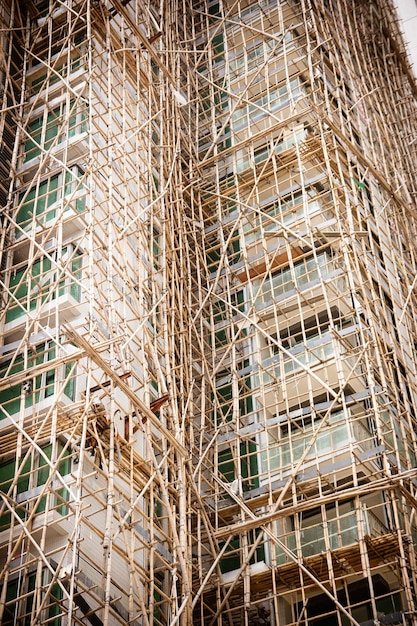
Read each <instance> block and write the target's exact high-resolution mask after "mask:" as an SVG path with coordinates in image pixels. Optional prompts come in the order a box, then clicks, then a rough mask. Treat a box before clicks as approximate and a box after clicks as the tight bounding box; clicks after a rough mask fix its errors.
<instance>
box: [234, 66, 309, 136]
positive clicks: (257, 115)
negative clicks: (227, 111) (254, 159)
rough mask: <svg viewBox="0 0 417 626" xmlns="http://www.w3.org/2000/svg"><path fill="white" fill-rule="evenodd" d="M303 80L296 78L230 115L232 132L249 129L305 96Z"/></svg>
mask: <svg viewBox="0 0 417 626" xmlns="http://www.w3.org/2000/svg"><path fill="white" fill-rule="evenodd" d="M303 85H304V80H303V79H302V78H301V77H300V76H297V77H296V78H293V79H291V80H290V81H288V82H285V83H284V84H282V85H281V86H280V87H275V88H274V89H271V90H269V91H268V92H267V93H265V94H263V95H262V96H260V97H259V98H257V99H256V100H253V101H252V102H251V103H250V104H245V105H244V106H243V107H240V108H239V109H237V110H236V111H235V112H234V113H233V115H232V122H233V130H234V131H235V132H237V131H240V130H242V129H243V128H247V127H249V128H250V127H251V126H253V125H254V124H256V122H259V121H260V120H261V119H263V118H265V117H267V116H269V115H271V113H274V112H275V111H278V110H279V109H282V108H283V107H285V106H287V104H289V102H290V101H291V100H298V99H299V98H301V97H302V96H304V95H305V90H304V87H303Z"/></svg>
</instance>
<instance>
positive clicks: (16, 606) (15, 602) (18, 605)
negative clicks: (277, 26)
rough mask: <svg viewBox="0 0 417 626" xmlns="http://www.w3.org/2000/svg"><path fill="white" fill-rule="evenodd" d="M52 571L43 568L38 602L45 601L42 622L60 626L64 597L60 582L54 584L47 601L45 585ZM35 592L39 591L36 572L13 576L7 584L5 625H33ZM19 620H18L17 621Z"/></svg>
mask: <svg viewBox="0 0 417 626" xmlns="http://www.w3.org/2000/svg"><path fill="white" fill-rule="evenodd" d="M49 576H50V573H49V572H47V571H46V570H43V571H42V573H41V578H42V581H41V583H42V584H41V594H42V597H41V598H39V600H38V602H41V601H42V602H43V603H44V611H43V612H42V623H46V622H47V623H48V625H49V626H60V624H61V618H60V617H59V616H60V614H61V609H60V606H59V602H60V600H62V599H63V593H62V589H61V587H60V586H59V585H58V584H55V585H52V588H51V590H50V594H49V596H48V599H47V600H46V601H45V597H44V595H45V594H44V591H43V589H44V586H46V584H47V580H48V579H49ZM35 593H39V590H37V589H36V573H35V572H33V573H30V574H29V575H26V576H19V577H17V578H14V579H13V578H12V579H11V580H10V581H9V583H8V585H7V592H6V605H5V608H4V613H3V620H2V625H3V626H14V625H15V624H19V625H20V626H31V624H33V621H32V615H31V613H32V608H33V603H34V598H35ZM16 620H17V621H16Z"/></svg>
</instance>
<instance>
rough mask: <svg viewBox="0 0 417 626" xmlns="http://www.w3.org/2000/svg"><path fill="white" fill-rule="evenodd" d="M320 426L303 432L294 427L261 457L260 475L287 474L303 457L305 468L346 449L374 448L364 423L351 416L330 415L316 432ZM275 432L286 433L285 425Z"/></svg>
mask: <svg viewBox="0 0 417 626" xmlns="http://www.w3.org/2000/svg"><path fill="white" fill-rule="evenodd" d="M320 424H321V420H320V419H318V420H316V421H315V422H314V423H313V425H310V427H309V428H304V429H303V430H302V427H301V425H299V426H297V424H296V425H295V427H294V431H292V432H291V434H288V435H287V436H283V437H282V439H281V441H279V442H278V443H275V442H274V443H273V444H272V445H270V446H269V447H268V449H267V450H265V451H263V452H262V454H261V458H262V467H263V471H264V472H268V471H269V472H271V471H272V472H273V471H276V470H279V471H280V472H283V473H288V472H289V471H291V470H292V468H293V467H294V465H295V464H297V463H298V462H299V461H300V459H301V458H302V457H303V455H304V454H305V458H304V462H305V464H308V463H309V461H311V460H313V459H314V460H316V459H320V458H323V457H328V456H329V455H335V454H340V453H341V451H346V450H347V449H348V447H349V445H352V446H354V447H359V448H360V449H361V450H362V451H366V450H370V449H371V448H373V447H374V446H375V442H374V438H373V435H372V434H371V432H370V431H369V430H368V429H367V428H366V427H365V426H364V425H363V423H362V422H360V421H358V419H352V418H351V416H350V415H348V416H345V414H344V412H343V411H340V412H337V413H333V414H332V415H330V416H329V417H328V418H327V420H326V424H327V425H326V426H321V428H320V430H318V426H319V425H320ZM278 428H284V429H285V431H287V432H288V422H284V423H283V426H281V427H278ZM317 430H318V432H317ZM297 431H298V432H297ZM278 436H279V435H278ZM307 449H308V451H307ZM306 451H307V452H306Z"/></svg>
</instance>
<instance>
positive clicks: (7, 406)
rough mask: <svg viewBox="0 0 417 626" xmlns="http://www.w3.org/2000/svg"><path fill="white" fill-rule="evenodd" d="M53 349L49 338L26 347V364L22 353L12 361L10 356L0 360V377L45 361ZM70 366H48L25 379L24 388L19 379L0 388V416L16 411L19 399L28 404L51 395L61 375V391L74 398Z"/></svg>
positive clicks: (54, 349)
mask: <svg viewBox="0 0 417 626" xmlns="http://www.w3.org/2000/svg"><path fill="white" fill-rule="evenodd" d="M56 352H57V350H56V344H55V343H54V342H52V341H49V342H47V343H43V344H40V345H37V346H36V347H35V348H33V349H32V350H30V351H29V354H28V357H27V366H26V368H25V365H24V359H23V356H21V355H20V356H18V357H17V358H16V359H14V360H13V361H12V360H11V359H9V360H7V361H5V362H3V363H1V364H0V380H1V379H2V378H7V377H9V376H11V375H13V374H16V373H18V372H23V371H25V369H29V368H31V367H34V366H35V365H42V364H44V363H47V362H48V361H51V360H52V359H54V358H55V357H56V356H57V354H56ZM73 366H74V363H73V362H69V363H66V364H65V365H64V366H60V367H58V368H54V369H51V370H47V371H46V372H43V373H42V374H39V375H38V376H34V377H33V378H29V379H28V380H26V381H25V389H22V384H20V383H19V384H17V385H12V386H11V387H5V388H4V389H2V390H1V391H0V406H1V410H0V420H1V419H4V418H5V417H7V415H13V414H15V413H18V412H19V410H20V407H21V402H23V403H24V408H29V407H31V406H33V405H34V404H36V403H38V402H40V401H42V400H45V399H47V398H50V397H52V396H54V394H55V393H56V390H57V387H56V384H57V382H58V379H59V377H60V376H61V377H62V379H63V382H65V386H64V389H63V393H64V395H65V396H66V397H67V398H69V399H71V400H73V399H74V391H75V389H74V383H75V373H74V371H73ZM22 391H23V395H22ZM22 398H23V399H22Z"/></svg>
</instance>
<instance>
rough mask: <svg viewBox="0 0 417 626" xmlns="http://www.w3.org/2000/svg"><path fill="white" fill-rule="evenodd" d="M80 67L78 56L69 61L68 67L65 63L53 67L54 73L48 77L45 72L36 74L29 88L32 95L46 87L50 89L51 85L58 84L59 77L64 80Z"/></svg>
mask: <svg viewBox="0 0 417 626" xmlns="http://www.w3.org/2000/svg"><path fill="white" fill-rule="evenodd" d="M81 66H82V61H81V57H80V55H79V54H77V56H75V57H74V58H73V59H71V60H70V64H69V66H68V63H67V61H66V60H65V61H64V62H60V63H58V64H57V65H56V66H55V67H54V70H55V71H54V72H51V73H50V74H49V76H48V74H47V73H46V72H42V74H38V73H37V74H36V76H35V77H34V78H32V82H31V86H32V93H33V94H35V93H39V92H40V91H41V90H42V89H45V88H46V87H47V86H48V87H51V86H52V85H54V84H56V83H58V82H59V81H60V80H61V77H64V78H66V79H68V78H70V77H71V73H73V72H75V71H76V70H78V69H80V68H81Z"/></svg>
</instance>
